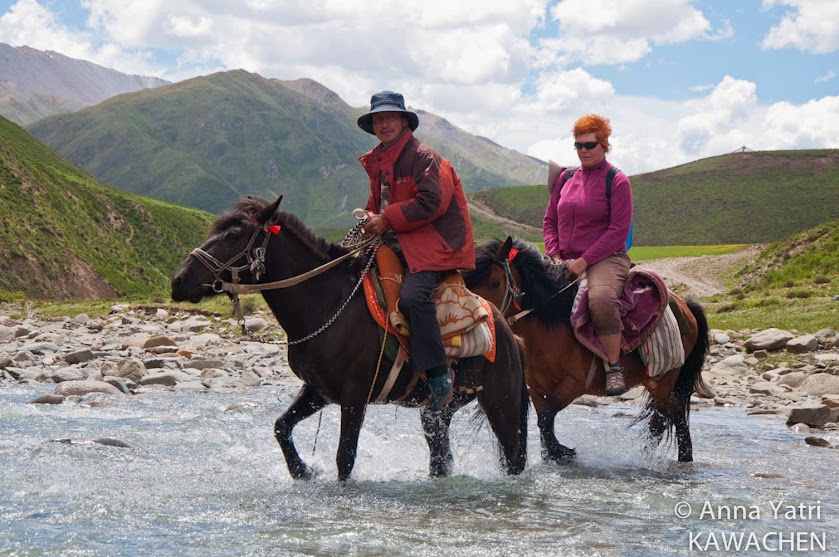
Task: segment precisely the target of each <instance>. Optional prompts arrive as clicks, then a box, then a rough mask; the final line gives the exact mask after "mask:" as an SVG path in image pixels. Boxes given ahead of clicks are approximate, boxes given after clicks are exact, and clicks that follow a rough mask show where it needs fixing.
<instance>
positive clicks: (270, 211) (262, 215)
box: [256, 195, 283, 225]
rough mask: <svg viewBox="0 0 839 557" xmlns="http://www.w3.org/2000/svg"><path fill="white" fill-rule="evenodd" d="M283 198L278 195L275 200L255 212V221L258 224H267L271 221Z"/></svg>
mask: <svg viewBox="0 0 839 557" xmlns="http://www.w3.org/2000/svg"><path fill="white" fill-rule="evenodd" d="M282 200H283V196H282V195H281V196H279V197H278V198H277V200H276V201H274V202H273V203H271V204H270V205H268V206H267V207H265V208H264V209H260V211H259V212H258V213H257V214H256V221H257V222H258V223H259V224H260V225H263V224H267V223H269V222H271V221H272V220H273V218H274V215H275V214H276V213H277V209H278V208H279V207H280V203H281V202H282Z"/></svg>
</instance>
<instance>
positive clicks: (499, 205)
mask: <svg viewBox="0 0 839 557" xmlns="http://www.w3.org/2000/svg"><path fill="white" fill-rule="evenodd" d="M630 180H631V182H632V191H633V196H634V208H635V240H634V241H635V245H639V246H666V245H710V244H754V243H765V242H775V241H781V240H784V239H786V238H787V237H789V236H790V235H791V234H794V233H797V232H801V231H803V230H806V229H809V228H812V227H814V226H817V225H819V224H822V223H824V222H827V221H829V220H831V219H835V218H836V216H837V214H839V150H836V149H829V150H828V149H825V150H802V151H756V152H755V151H753V152H744V153H732V154H729V155H721V156H718V157H712V158H708V159H702V160H699V161H696V162H692V163H689V164H684V165H681V166H677V167H674V168H669V169H666V170H660V171H657V172H651V173H647V174H640V175H636V176H630ZM474 197H475V198H478V199H480V200H481V201H483V202H484V203H485V204H487V205H488V206H490V207H492V209H493V210H495V212H496V213H498V214H499V215H502V216H504V217H507V218H511V219H513V220H516V221H518V222H524V223H528V224H531V225H533V226H538V227H541V222H542V216H543V215H544V212H545V205H546V204H547V202H548V191H547V187H546V186H544V185H542V186H523V187H513V188H502V189H498V190H491V191H486V192H479V193H476V194H474Z"/></svg>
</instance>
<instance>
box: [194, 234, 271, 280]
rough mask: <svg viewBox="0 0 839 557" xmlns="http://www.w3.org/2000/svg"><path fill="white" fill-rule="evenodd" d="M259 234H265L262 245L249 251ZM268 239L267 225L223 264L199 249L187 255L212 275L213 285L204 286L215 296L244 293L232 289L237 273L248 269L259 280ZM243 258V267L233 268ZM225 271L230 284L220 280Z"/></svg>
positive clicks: (262, 272) (263, 270)
mask: <svg viewBox="0 0 839 557" xmlns="http://www.w3.org/2000/svg"><path fill="white" fill-rule="evenodd" d="M274 226H276V225H274ZM260 232H265V238H263V240H262V245H260V246H259V247H257V248H254V249H253V251H251V248H253V245H254V243H256V239H257V238H258V237H259V234H260ZM270 238H271V234H270V233H269V231H268V225H266V226H263V227H262V228H257V229H256V230H255V231H254V233H253V235H252V236H251V238H250V240H248V245H247V246H245V249H243V250H242V251H240V252H239V253H237V254H236V255H234V256H233V257H231V258H230V259H228V260H227V262H225V263H222V262H221V261H219V260H218V259H216V258H215V256H213V255H211V254H209V253H207V252H206V251H204V250H203V249H201V248H200V247H199V248H195V249H194V250H192V251H191V252H189V255H191V256H192V257H194V258H195V259H197V260H198V262H199V263H201V264H202V265H204V266H205V267H206V268H207V269H208V270H209V271H210V272H211V273H213V283H212V284H209V285H206V286H209V287H210V288H212V289H213V292H215V293H216V294H221V293H222V292H225V291H226V292H231V293H233V292H241V293H244V292H242V291H241V290H238V289H235V290H234V288H233V287H234V286H235V285H238V284H239V273H240V272H241V271H244V270H246V269H248V270H250V272H251V275H252V276H253V278H254V280H256V281H258V280H259V277H260V276H261V275H262V274H264V273H265V248H266V246H267V245H268V240H269V239H270ZM243 257H244V258H246V262H245V263H244V264H243V265H239V266H234V263H236V262H237V261H239V260H240V259H242V258H243ZM227 270H229V271H230V277H231V282H225V281H223V280H221V274H222V273H223V272H224V271H227ZM242 286H245V285H242Z"/></svg>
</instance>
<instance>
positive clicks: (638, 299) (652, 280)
mask: <svg viewBox="0 0 839 557" xmlns="http://www.w3.org/2000/svg"><path fill="white" fill-rule="evenodd" d="M680 301H681V300H679V299H678V298H676V296H675V295H673V294H672V293H670V292H669V291H668V290H667V286H666V285H665V284H664V280H663V279H662V278H661V277H660V276H659V275H658V274H656V273H654V272H653V271H649V270H647V269H639V268H637V267H635V268H632V269H631V270H630V271H629V278H628V279H627V281H626V285H625V286H624V289H623V293H622V296H621V308H620V313H621V321H622V323H623V332H622V340H621V351H622V352H624V353H629V352H632V351H633V350H638V351H639V355H640V356H641V359H642V360H643V361H644V364H645V365H646V367H647V374H648V376H649V377H652V378H657V377H659V376H661V375H662V374H664V373H666V372H667V371H669V370H671V369H674V368H676V367H681V365H682V364H683V363H684V361H685V351H684V346H683V344H682V335H683V334H687V333H689V332H690V329H689V325H688V324H687V321H686V320H685V318H684V316H683V313H682V311H683V309H682V306H683V305H684V303H683V302H682V303H681V304H680V303H679V302H680ZM571 328H572V329H573V331H574V335H575V336H576V337H577V340H578V341H580V344H582V345H583V346H585V347H586V348H588V349H589V350H591V351H592V352H593V353H594V354H595V355H597V356H598V357H600V358H602V359H604V360H605V359H606V353H605V352H604V350H603V346H602V345H601V344H600V341H599V340H597V337H596V336H595V334H594V327H593V324H592V321H591V315H590V314H589V310H588V287H587V281H586V279H585V277H584V278H583V280H581V281H580V286H579V289H578V291H577V296H576V298H575V299H574V305H573V306H572V309H571Z"/></svg>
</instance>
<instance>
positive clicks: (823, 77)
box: [815, 70, 836, 83]
mask: <svg viewBox="0 0 839 557" xmlns="http://www.w3.org/2000/svg"><path fill="white" fill-rule="evenodd" d="M835 78H836V72H834V71H833V70H828V71H827V72H826V73H825V74H823V75H820V76H818V77H817V78H816V80H815V82H816V83H827V82H828V81H831V80H833V79H835Z"/></svg>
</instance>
